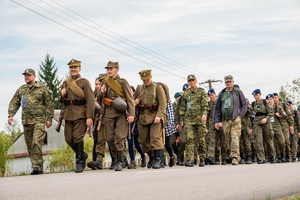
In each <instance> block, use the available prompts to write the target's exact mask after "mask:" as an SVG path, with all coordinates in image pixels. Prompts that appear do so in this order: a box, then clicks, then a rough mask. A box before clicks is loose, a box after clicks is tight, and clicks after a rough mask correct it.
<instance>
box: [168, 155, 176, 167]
mask: <svg viewBox="0 0 300 200" xmlns="http://www.w3.org/2000/svg"><path fill="white" fill-rule="evenodd" d="M174 164H175V162H174V156H173V157H170V162H169V167H173V166H174Z"/></svg>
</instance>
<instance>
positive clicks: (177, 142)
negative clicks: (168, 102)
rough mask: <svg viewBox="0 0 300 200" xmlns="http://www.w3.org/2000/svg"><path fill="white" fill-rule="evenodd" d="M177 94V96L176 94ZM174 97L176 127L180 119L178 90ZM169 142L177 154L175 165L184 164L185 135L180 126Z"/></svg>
mask: <svg viewBox="0 0 300 200" xmlns="http://www.w3.org/2000/svg"><path fill="white" fill-rule="evenodd" d="M178 95H179V96H178ZM174 98H175V99H177V98H178V100H177V102H176V101H175V102H174V103H173V109H174V123H175V125H176V126H177V127H178V126H180V125H179V124H180V121H179V105H180V102H181V95H180V93H179V92H178V93H177V96H176V94H175V96H174ZM179 128H180V127H179ZM171 139H172V140H171V144H172V147H173V150H174V152H175V154H176V155H177V162H176V164H177V165H180V166H183V165H184V151H185V143H186V137H185V132H184V130H183V129H182V128H180V129H179V130H178V131H177V132H176V133H175V134H174V135H173V137H172V138H171Z"/></svg>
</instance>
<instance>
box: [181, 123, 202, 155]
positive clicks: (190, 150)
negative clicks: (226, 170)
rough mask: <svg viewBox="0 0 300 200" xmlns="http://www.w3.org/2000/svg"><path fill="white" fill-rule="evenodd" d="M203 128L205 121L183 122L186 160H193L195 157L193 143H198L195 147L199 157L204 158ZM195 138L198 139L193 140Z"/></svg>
mask: <svg viewBox="0 0 300 200" xmlns="http://www.w3.org/2000/svg"><path fill="white" fill-rule="evenodd" d="M205 129H206V125H205V123H198V124H189V123H185V124H184V131H185V134H186V147H185V154H186V160H194V159H195V158H196V157H197V155H195V143H197V144H198V148H197V149H198V153H199V156H200V158H203V159H204V158H205V157H206V144H205ZM196 136H197V137H196ZM195 138H197V140H198V141H194V140H195Z"/></svg>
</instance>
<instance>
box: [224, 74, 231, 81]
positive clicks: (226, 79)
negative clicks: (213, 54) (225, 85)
mask: <svg viewBox="0 0 300 200" xmlns="http://www.w3.org/2000/svg"><path fill="white" fill-rule="evenodd" d="M224 80H225V82H227V81H233V77H232V76H231V75H227V76H225V77H224Z"/></svg>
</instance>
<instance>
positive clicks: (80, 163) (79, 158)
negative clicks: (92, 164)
mask: <svg viewBox="0 0 300 200" xmlns="http://www.w3.org/2000/svg"><path fill="white" fill-rule="evenodd" d="M75 145H76V146H77V149H76V150H77V152H76V169H75V173H81V172H83V169H84V167H85V166H84V163H85V155H84V151H83V148H84V146H83V145H84V143H83V141H82V142H79V143H76V144H75Z"/></svg>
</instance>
